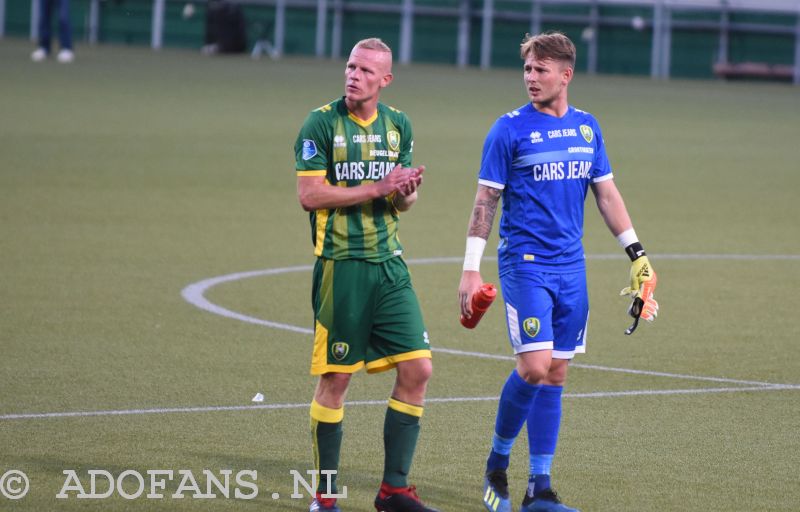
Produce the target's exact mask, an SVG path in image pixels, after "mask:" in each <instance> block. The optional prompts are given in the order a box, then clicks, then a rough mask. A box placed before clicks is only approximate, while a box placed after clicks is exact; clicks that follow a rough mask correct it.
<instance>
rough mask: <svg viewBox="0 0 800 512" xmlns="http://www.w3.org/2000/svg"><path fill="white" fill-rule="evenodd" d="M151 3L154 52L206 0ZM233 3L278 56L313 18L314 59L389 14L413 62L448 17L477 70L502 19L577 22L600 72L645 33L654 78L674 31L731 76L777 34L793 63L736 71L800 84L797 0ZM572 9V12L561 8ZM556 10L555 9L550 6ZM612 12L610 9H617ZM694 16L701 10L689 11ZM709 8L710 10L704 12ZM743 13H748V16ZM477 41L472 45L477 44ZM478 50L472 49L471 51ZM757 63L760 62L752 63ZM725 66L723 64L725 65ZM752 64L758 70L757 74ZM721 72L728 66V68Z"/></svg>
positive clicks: (338, 53)
mask: <svg viewBox="0 0 800 512" xmlns="http://www.w3.org/2000/svg"><path fill="white" fill-rule="evenodd" d="M6 1H7V0H0V36H2V34H3V31H4V29H3V27H4V24H5V23H4V13H5V4H6ZM102 1H105V0H88V2H89V9H88V13H89V14H88V16H87V19H88V21H87V32H88V33H87V40H88V41H90V42H97V41H98V40H99V38H98V33H99V30H100V27H101V23H102V21H101V19H100V18H101V16H100V12H101V8H100V4H101V2H102ZM143 1H147V2H150V1H152V11H151V12H152V16H151V22H150V30H151V33H150V45H151V46H152V47H153V48H155V49H157V48H161V47H162V46H163V44H164V34H165V12H166V9H167V6H168V4H177V3H181V4H185V3H187V2H190V1H191V2H193V3H204V2H205V1H206V0H143ZM235 1H236V3H239V4H244V5H251V6H259V7H261V8H264V9H271V10H272V13H273V14H272V16H273V18H274V23H273V30H272V34H271V37H272V40H271V41H270V45H271V54H272V55H275V56H280V55H282V54H283V53H284V50H285V41H286V38H287V13H289V12H297V11H303V12H305V13H306V14H307V15H309V16H313V17H314V19H315V23H314V26H313V27H307V29H308V30H309V31H313V36H314V54H315V55H316V56H318V57H332V58H340V57H342V50H343V46H342V45H343V38H344V34H345V30H346V27H345V21H344V20H345V18H346V17H347V16H348V15H353V14H354V13H357V14H359V15H361V14H373V15H378V16H386V17H392V18H393V19H395V20H397V22H398V34H397V36H398V42H399V44H398V45H397V56H398V61H399V62H401V63H408V62H411V60H412V56H413V53H414V52H413V49H414V45H415V36H416V37H418V36H419V34H418V33H417V34H416V35H415V30H414V24H415V20H417V19H418V18H420V17H425V18H428V19H430V18H434V19H440V20H447V21H448V22H450V23H454V24H455V27H456V28H455V30H454V32H455V33H454V34H453V35H452V40H450V41H446V42H443V44H448V45H452V46H453V48H454V54H455V59H454V64H456V65H458V66H466V65H469V64H470V58H471V56H473V57H472V61H473V63H475V62H474V61H475V58H474V55H475V54H476V53H477V54H478V62H477V65H479V66H480V67H481V68H489V67H491V66H492V64H493V62H492V55H493V45H494V44H495V37H494V35H493V34H494V31H495V30H496V29H497V28H498V27H502V26H503V24H506V23H517V24H519V23H520V22H524V23H526V24H527V27H529V31H530V32H531V33H537V32H539V31H541V29H542V27H543V26H552V25H553V24H559V23H561V24H569V25H571V26H580V27H583V30H582V32H581V39H582V43H584V44H585V45H586V48H585V53H586V71H587V72H589V73H594V72H597V70H598V55H599V52H600V45H601V43H602V41H601V38H600V37H598V34H601V33H602V30H604V29H609V28H615V27H616V28H619V27H628V28H631V27H633V29H634V30H636V31H638V32H640V33H644V34H647V35H648V36H649V42H650V58H649V72H650V76H651V77H653V78H658V79H665V78H669V76H670V69H671V63H672V62H673V58H672V51H673V35H674V34H675V32H676V31H698V32H699V31H702V32H704V33H710V34H714V36H715V37H716V40H717V43H716V44H717V50H716V62H715V63H714V64H715V70H717V69H718V70H719V72H720V73H725V72H728V73H731V74H735V73H736V72H737V71H736V69H735V68H734V67H730V66H732V65H733V64H736V63H731V62H729V46H730V40H731V37H732V36H733V35H736V34H761V35H765V36H780V37H783V38H791V39H792V40H793V41H794V48H793V53H794V60H793V62H792V63H788V62H787V63H785V65H781V66H767V67H763V66H762V67H761V68H758V67H752V66H751V68H746V67H745V68H741V69H739V70H738V71H739V72H741V73H744V74H747V73H748V69H751V70H752V73H753V74H754V75H758V74H759V73H761V74H764V75H765V76H767V75H769V74H770V73H775V74H776V75H778V74H781V75H782V76H783V77H784V78H786V75H787V74H788V79H789V80H791V81H792V82H793V83H795V84H800V0H446V1H441V2H432V1H430V0H427V1H426V0H394V1H391V2H390V1H387V0H384V1H381V0H371V1H368V0H354V1H351V0H235ZM37 4H38V1H37V0H31V24H30V28H31V37H32V38H35V36H36V27H37V23H36V22H35V20H36V19H37V18H38V9H37ZM565 6H567V7H575V8H576V9H577V10H575V11H574V12H569V11H564V9H563V8H564V7H565ZM555 7H559V8H562V9H561V11H558V10H557V9H554V8H555ZM619 8H622V9H624V8H630V9H637V11H636V12H641V13H642V14H637V15H636V16H631V15H630V14H628V13H624V12H623V13H620V12H619V10H618V9H619ZM615 9H616V10H615ZM694 13H698V14H700V13H702V15H698V16H694ZM709 13H711V14H712V15H711V16H709ZM761 14H763V15H765V16H771V17H773V18H774V17H776V16H777V17H779V18H780V19H781V20H782V22H781V23H775V22H771V21H763V20H760V19H759V15H761ZM743 15H744V17H745V18H747V16H748V15H749V16H750V18H752V19H742V17H743ZM476 46H477V48H476ZM476 50H477V51H476ZM752 64H759V63H757V62H756V63H752ZM725 66H728V68H726V67H725ZM757 69H760V71H758V72H757ZM726 70H727V71H726Z"/></svg>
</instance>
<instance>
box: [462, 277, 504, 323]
mask: <svg viewBox="0 0 800 512" xmlns="http://www.w3.org/2000/svg"><path fill="white" fill-rule="evenodd" d="M496 297H497V288H495V287H494V285H493V284H492V283H483V286H481V287H480V288H479V289H478V291H477V292H475V293H474V294H473V295H472V316H471V317H469V318H467V317H465V316H464V315H461V325H463V326H464V327H466V328H467V329H474V328H475V326H476V325H478V322H480V321H481V318H483V314H484V313H486V310H487V309H489V306H491V305H492V302H494V299H495V298H496Z"/></svg>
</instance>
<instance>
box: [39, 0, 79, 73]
mask: <svg viewBox="0 0 800 512" xmlns="http://www.w3.org/2000/svg"><path fill="white" fill-rule="evenodd" d="M38 1H39V47H38V48H37V49H36V50H35V51H34V52H33V53H32V54H31V59H33V61H34V62H40V61H43V60H44V59H46V58H47V56H48V55H50V51H51V48H52V44H51V35H52V22H51V18H52V15H53V8H54V7H55V6H56V5H57V6H58V43H59V52H58V57H57V58H58V62H64V63H68V62H72V61H73V60H75V54H74V53H73V51H72V26H71V24H70V21H69V0H38Z"/></svg>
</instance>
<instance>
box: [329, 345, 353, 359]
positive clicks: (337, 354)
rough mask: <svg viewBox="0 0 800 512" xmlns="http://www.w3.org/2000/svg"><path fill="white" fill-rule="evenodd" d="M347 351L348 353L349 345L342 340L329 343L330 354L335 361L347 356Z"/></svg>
mask: <svg viewBox="0 0 800 512" xmlns="http://www.w3.org/2000/svg"><path fill="white" fill-rule="evenodd" d="M349 353H350V345H348V344H347V343H345V342H343V341H337V342H336V343H334V344H333V345H331V355H332V356H333V358H334V359H336V360H337V361H341V360H342V359H344V358H345V357H347V354H349Z"/></svg>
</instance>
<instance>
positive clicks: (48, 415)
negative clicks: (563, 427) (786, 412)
mask: <svg viewBox="0 0 800 512" xmlns="http://www.w3.org/2000/svg"><path fill="white" fill-rule="evenodd" d="M796 389H800V386H796V385H779V384H776V385H774V386H753V387H733V388H699V389H643V390H629V391H597V392H592V393H564V398H610V397H620V396H649V395H662V396H663V395H692V394H695V395H697V394H705V393H737V392H741V391H774V390H796ZM499 398H500V397H499V396H474V397H444V398H426V399H425V402H426V404H439V403H463V402H495V401H497V400H499ZM345 405H346V406H348V407H354V406H362V405H367V406H369V405H383V406H385V405H386V400H354V401H348V402H345ZM310 406H311V404H310V403H294V404H257V405H221V406H206V407H158V408H153V409H119V410H106V411H72V412H43V413H22V414H3V415H0V421H8V420H32V419H54V418H85V417H90V416H138V415H143V414H175V413H199V412H226V411H262V410H286V409H308V408H309V407H310Z"/></svg>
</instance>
